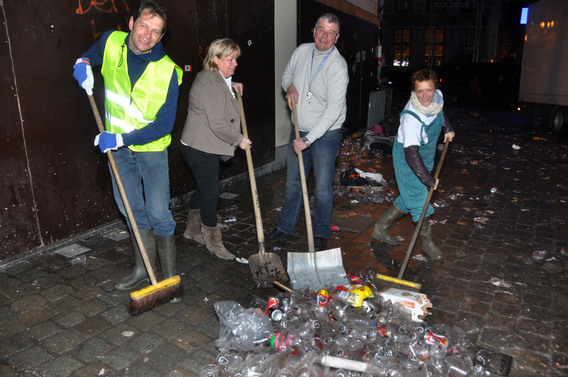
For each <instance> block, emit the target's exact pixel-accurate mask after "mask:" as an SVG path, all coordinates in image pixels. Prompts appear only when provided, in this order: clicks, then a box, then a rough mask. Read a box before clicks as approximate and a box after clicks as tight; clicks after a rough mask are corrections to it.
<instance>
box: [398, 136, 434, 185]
mask: <svg viewBox="0 0 568 377" xmlns="http://www.w3.org/2000/svg"><path fill="white" fill-rule="evenodd" d="M419 150H420V147H419V146H418V145H411V146H410V147H407V148H404V156H405V157H406V163H407V164H408V166H410V169H412V171H413V172H414V174H416V176H417V177H418V179H419V180H420V182H422V183H424V185H426V186H428V187H434V186H435V185H436V179H435V178H434V176H433V175H432V173H430V172H429V171H428V169H427V168H426V165H424V161H423V160H422V156H420V151H419Z"/></svg>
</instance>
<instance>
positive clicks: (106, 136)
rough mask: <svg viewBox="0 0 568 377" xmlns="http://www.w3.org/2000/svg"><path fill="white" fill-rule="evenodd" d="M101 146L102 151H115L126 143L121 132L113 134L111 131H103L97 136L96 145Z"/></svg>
mask: <svg viewBox="0 0 568 377" xmlns="http://www.w3.org/2000/svg"><path fill="white" fill-rule="evenodd" d="M97 145H98V146H99V148H100V149H101V152H103V153H106V152H107V151H111V150H112V151H115V150H117V149H118V148H120V147H122V146H123V145H124V141H123V140H122V135H121V134H111V133H110V132H107V131H105V132H103V133H100V134H98V135H97V136H96V137H95V146H97Z"/></svg>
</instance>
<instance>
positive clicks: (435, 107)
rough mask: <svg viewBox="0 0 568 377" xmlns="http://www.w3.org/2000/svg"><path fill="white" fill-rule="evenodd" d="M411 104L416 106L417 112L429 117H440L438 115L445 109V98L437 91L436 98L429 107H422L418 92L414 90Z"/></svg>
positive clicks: (411, 94)
mask: <svg viewBox="0 0 568 377" xmlns="http://www.w3.org/2000/svg"><path fill="white" fill-rule="evenodd" d="M410 103H412V106H414V108H415V109H416V110H418V111H420V112H421V113H422V114H424V115H427V116H432V115H438V113H439V112H440V111H442V109H443V108H444V98H443V96H442V92H440V91H439V90H436V92H435V93H434V98H433V99H432V102H430V104H429V105H428V106H422V104H421V103H420V101H419V100H418V97H417V96H416V92H415V91H414V90H413V91H412V93H410Z"/></svg>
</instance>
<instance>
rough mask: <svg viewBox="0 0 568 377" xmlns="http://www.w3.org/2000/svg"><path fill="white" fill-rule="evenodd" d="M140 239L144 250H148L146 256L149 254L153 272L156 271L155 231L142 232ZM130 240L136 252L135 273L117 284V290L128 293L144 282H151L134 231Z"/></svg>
mask: <svg viewBox="0 0 568 377" xmlns="http://www.w3.org/2000/svg"><path fill="white" fill-rule="evenodd" d="M140 238H142V243H143V244H144V249H146V254H148V259H149V260H150V265H151V266H152V270H153V271H156V240H155V239H154V230H152V229H147V230H141V231H140ZM130 240H131V242H132V250H133V251H134V263H135V264H134V272H132V274H130V275H129V276H128V277H126V278H124V279H122V280H119V281H118V283H116V285H115V288H116V289H118V290H119V291H126V290H129V289H132V288H134V287H136V286H137V285H138V284H140V283H141V282H143V281H146V282H148V281H150V278H149V277H148V272H147V271H146V266H145V265H144V260H143V259H142V255H141V254H140V249H139V248H138V242H136V237H134V233H133V232H132V231H131V232H130Z"/></svg>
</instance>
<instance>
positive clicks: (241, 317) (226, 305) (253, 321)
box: [215, 301, 273, 352]
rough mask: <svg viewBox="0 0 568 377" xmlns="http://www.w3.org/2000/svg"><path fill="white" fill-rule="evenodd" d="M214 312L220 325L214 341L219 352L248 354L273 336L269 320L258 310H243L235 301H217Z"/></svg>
mask: <svg viewBox="0 0 568 377" xmlns="http://www.w3.org/2000/svg"><path fill="white" fill-rule="evenodd" d="M215 312H216V313H217V316H218V317H219V323H220V327H219V339H217V340H216V341H215V346H216V347H217V348H218V349H219V350H224V351H227V350H238V351H244V352H250V351H252V350H254V349H255V345H256V344H261V343H263V342H265V341H267V340H270V337H271V336H272V335H273V329H272V325H271V322H270V318H268V316H266V315H265V314H264V312H263V311H262V310H261V309H259V308H250V309H245V308H243V307H242V306H241V304H239V303H238V302H235V301H219V302H216V303H215Z"/></svg>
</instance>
